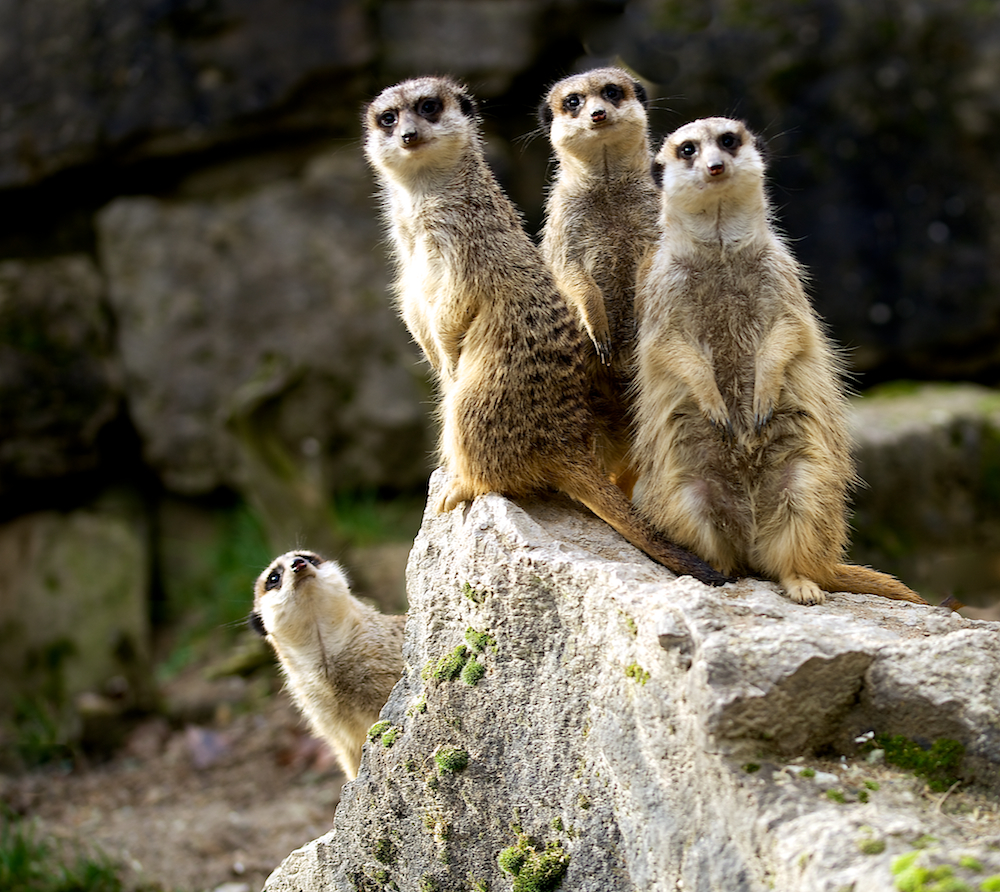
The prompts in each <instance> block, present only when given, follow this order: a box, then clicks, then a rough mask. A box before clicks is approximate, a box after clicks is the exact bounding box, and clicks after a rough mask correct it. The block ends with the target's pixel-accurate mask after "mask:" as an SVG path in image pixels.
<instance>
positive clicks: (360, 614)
mask: <svg viewBox="0 0 1000 892" xmlns="http://www.w3.org/2000/svg"><path fill="white" fill-rule="evenodd" d="M249 623H250V627H251V628H252V629H254V631H256V632H257V633H258V634H260V635H263V636H264V637H265V638H266V639H267V640H268V642H269V643H270V644H271V646H272V647H273V648H274V650H275V652H276V653H277V655H278V660H279V661H280V663H281V668H282V670H283V671H284V674H285V677H286V678H287V680H288V688H289V691H290V692H291V694H292V698H293V699H294V700H295V702H296V704H297V705H298V707H299V709H300V710H301V711H302V713H303V714H304V715H305V717H306V719H308V721H309V724H310V725H311V726H312V728H313V730H314V731H315V732H316V733H317V734H318V735H320V736H321V737H322V738H323V739H324V740H326V741H327V742H328V743H329V744H330V746H331V748H332V749H333V751H334V753H335V754H336V755H337V758H338V759H339V761H340V764H341V767H342V768H343V769H344V773H345V774H346V775H347V776H348V777H349V778H350V779H351V780H354V778H356V777H357V776H358V766H359V765H360V764H361V746H362V744H363V743H364V741H365V736H366V735H367V733H368V729H369V728H371V726H372V725H373V724H375V722H376V721H377V719H378V714H379V712H380V711H381V709H382V707H383V706H384V705H385V701H386V700H388V699H389V693H390V692H391V691H392V688H393V685H395V684H396V682H397V681H399V677H400V675H401V674H402V672H403V627H404V625H405V623H406V617H405V616H395V615H385V614H382V613H379V612H378V611H377V610H375V609H374V608H373V607H369V606H368V605H367V604H363V603H362V602H361V601H359V600H358V599H357V598H355V597H354V596H353V595H352V594H351V591H350V588H349V587H348V584H347V577H346V576H345V575H344V571H343V570H342V569H341V568H340V565H339V564H337V563H336V562H335V561H327V560H324V559H323V558H321V557H320V556H319V555H317V554H313V552H311V551H290V552H288V553H287V554H283V555H281V556H280V557H278V558H275V560H274V561H272V562H271V565H270V566H269V567H268V568H267V569H266V570H264V572H263V573H261V574H260V576H259V577H258V578H257V582H256V584H255V585H254V600H253V611H252V612H251V614H250V620H249Z"/></svg>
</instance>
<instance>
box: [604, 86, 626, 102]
mask: <svg viewBox="0 0 1000 892" xmlns="http://www.w3.org/2000/svg"><path fill="white" fill-rule="evenodd" d="M601 95H602V96H603V97H604V98H605V99H607V100H608V102H613V103H614V104H615V105H617V104H618V103H619V102H621V101H622V99H624V98H625V91H624V90H622V88H621V87H619V86H618V84H608V85H607V86H606V87H605V88H604V89H603V90H601Z"/></svg>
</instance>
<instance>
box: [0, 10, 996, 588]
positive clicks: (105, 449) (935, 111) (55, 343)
mask: <svg viewBox="0 0 1000 892" xmlns="http://www.w3.org/2000/svg"><path fill="white" fill-rule="evenodd" d="M998 50H1000V10H998V9H997V8H995V7H994V6H993V5H992V4H988V3H968V2H965V0H936V2H930V0H886V2H885V3H882V4H879V5H877V6H874V7H873V6H872V5H870V4H865V3H860V2H855V0H811V2H801V0H763V2H759V3H755V4H747V3H744V2H740V0H712V2H706V3H701V4H690V3H686V2H683V0H629V2H616V0H474V2H461V0H389V2H381V3H371V2H361V0H295V2H277V0H36V2H35V3H31V4H25V3H19V2H13V0H0V207H2V208H3V210H4V213H2V214H0V418H2V429H0V520H2V521H5V522H10V523H13V522H15V521H16V519H17V518H21V517H24V516H28V515H32V514H34V513H36V512H40V511H47V510H58V511H61V512H74V511H88V512H93V511H94V510H100V509H99V508H97V509H95V507H94V506H95V505H99V504H100V498H101V495H102V493H103V492H105V491H106V490H108V489H109V488H111V487H124V488H125V489H126V490H129V489H131V490H133V491H135V492H139V493H141V495H142V498H141V499H140V500H139V503H138V504H140V505H141V506H143V507H142V511H144V512H145V515H144V516H145V519H146V520H148V521H150V522H149V523H145V525H144V526H142V527H141V530H142V534H141V535H140V536H139V539H138V542H139V544H140V547H141V549H142V550H143V552H144V553H143V556H142V560H141V561H139V562H138V563H134V565H135V566H138V567H144V568H149V569H148V575H149V576H150V578H149V579H148V580H147V585H146V586H145V588H143V587H142V586H140V597H144V596H147V595H148V592H149V591H151V590H157V589H163V588H164V586H163V584H162V579H159V580H158V578H157V574H162V573H163V572H165V571H164V569H163V563H164V561H163V560H162V554H161V552H162V547H161V544H160V543H158V541H157V533H156V530H157V528H158V524H157V523H156V522H155V517H156V513H157V510H158V508H157V506H158V504H159V503H160V502H161V501H162V500H163V499H164V498H166V497H171V498H175V497H177V496H180V497H183V498H187V499H198V498H205V497H209V496H212V495H213V494H218V493H219V492H235V493H238V494H239V497H240V498H242V499H244V500H246V501H248V502H249V503H250V504H251V505H253V506H254V507H255V508H256V509H257V510H258V512H259V513H260V514H261V515H262V516H263V517H264V519H265V525H266V526H267V533H268V537H269V541H270V543H271V546H272V547H273V548H275V549H278V548H285V547H289V546H291V545H294V544H313V545H319V546H321V547H331V548H338V547H342V546H343V542H342V541H341V540H339V539H338V538H337V535H336V533H335V532H331V531H330V528H329V527H330V524H329V516H328V511H327V508H326V507H325V503H326V501H327V499H328V497H329V495H330V493H332V492H334V491H344V490H359V489H360V490H365V489H368V490H370V489H374V488H378V489H380V490H382V491H383V492H389V493H391V492H404V491H418V490H419V489H420V488H421V487H423V486H424V485H425V482H426V478H427V474H428V471H429V469H430V467H431V465H432V464H433V461H432V457H431V453H432V450H433V434H432V430H431V423H430V421H429V403H430V402H431V400H432V390H431V387H430V384H429V382H428V379H427V376H426V373H425V369H424V367H423V366H422V365H421V364H420V361H419V357H418V355H417V352H416V350H415V349H414V348H413V346H412V344H411V343H410V340H409V338H408V336H407V334H406V332H405V331H404V329H403V327H402V325H401V324H400V323H399V322H398V320H397V319H396V318H395V314H394V312H393V309H392V307H391V303H390V299H389V297H388V295H387V292H386V286H387V281H388V269H387V263H386V258H385V256H384V252H383V249H382V245H381V227H380V225H379V222H378V219H377V210H376V206H375V202H374V201H373V197H372V194H373V191H374V185H373V183H372V180H371V178H370V175H369V173H368V171H367V170H366V168H365V166H364V163H363V161H362V158H361V151H360V123H359V122H360V114H359V113H360V108H361V106H362V104H363V103H364V102H365V101H366V100H367V99H369V98H371V97H372V96H373V95H375V93H377V92H378V91H379V90H380V89H381V88H382V87H383V86H385V85H386V84H388V83H391V82H394V81H395V80H398V79H400V78H402V77H406V76H410V75H416V74H422V73H428V72H447V73H451V74H454V75H456V76H458V77H461V78H465V79H466V80H467V81H468V82H469V83H470V85H471V86H472V87H473V89H474V91H475V92H476V93H477V95H478V96H479V97H480V98H481V99H482V100H483V111H484V126H485V129H486V133H487V143H488V147H489V154H490V161H491V163H492V164H493V166H494V168H495V169H496V170H497V172H498V174H499V176H500V177H501V179H502V181H503V182H504V184H505V186H506V188H507V189H508V191H509V192H510V194H511V195H512V197H513V198H514V199H515V201H516V202H517V203H518V204H519V205H520V206H521V208H522V209H523V210H524V212H525V215H526V220H527V223H528V225H529V228H530V229H531V230H532V231H537V229H538V227H539V224H540V216H541V204H542V201H543V196H544V186H545V183H546V179H547V176H548V172H549V167H548V164H549V162H548V147H547V144H546V141H545V139H544V138H541V137H538V135H537V133H535V132H534V130H535V121H534V109H535V107H536V105H537V102H538V100H539V97H540V96H541V94H542V93H543V92H544V89H545V87H546V86H547V85H548V84H549V83H550V82H552V81H553V80H555V79H557V78H558V77H560V76H561V75H563V74H565V73H567V72H569V71H572V70H574V69H577V68H582V67H587V66H589V65H592V64H600V63H604V62H606V61H608V60H616V61H618V62H621V63H623V64H626V65H630V66H632V67H633V69H634V70H635V71H636V72H637V73H638V74H639V75H641V76H642V77H643V78H645V79H646V80H647V81H648V82H649V86H650V94H651V96H653V97H654V107H655V108H654V112H653V127H654V131H655V133H656V141H657V142H658V141H659V137H660V136H662V135H663V134H664V133H666V132H668V131H669V130H671V129H673V128H674V127H675V126H677V125H679V124H681V123H683V122H685V121H687V120H689V119H691V118H694V117H698V116H701V115H704V114H718V113H725V114H736V115H740V116H743V117H745V118H746V119H747V120H748V121H749V122H750V124H751V126H752V127H754V128H756V129H757V130H759V131H762V132H763V133H764V134H765V135H766V136H767V137H769V139H770V141H771V146H772V152H773V158H772V181H773V183H772V192H773V195H774V198H775V204H776V207H777V209H778V214H779V218H780V221H781V223H782V225H783V226H784V228H785V229H786V230H787V232H788V234H789V235H790V236H791V238H792V239H793V240H794V244H795V247H796V250H797V252H798V254H799V256H800V258H801V259H802V260H803V261H804V262H805V263H806V264H807V266H808V267H809V268H810V270H811V272H812V275H813V284H812V291H813V294H814V296H815V300H816V303H817V306H818V308H819V309H820V311H821V312H822V314H823V315H824V316H825V318H826V319H827V320H828V322H829V324H830V327H831V330H832V333H833V334H834V336H835V337H836V338H837V339H838V341H840V342H841V343H843V344H844V345H845V346H847V347H849V348H850V349H851V354H850V355H851V357H852V363H853V366H854V368H855V369H856V370H857V371H858V372H859V373H863V374H864V376H865V377H864V378H863V379H862V380H863V381H864V382H866V383H867V382H874V381H878V380H882V379H886V378H891V377H894V376H915V377H923V378H972V379H977V380H979V381H980V382H984V383H988V384H992V383H994V381H995V379H996V377H997V372H998V369H1000V348H998V346H997V345H998V344H1000V294H998V288H997V284H998V283H997V278H998V272H1000V261H998V260H997V257H998V256H1000V254H998V252H997V251H996V250H995V249H994V242H995V241H996V239H997V232H998V227H997V225H996V223H995V218H996V216H997V215H998V214H1000V175H998V173H997V169H996V165H995V164H994V163H993V154H994V152H993V147H994V145H995V144H996V142H997V141H996V140H995V139H994V136H995V135H997V133H998V131H1000V120H998V115H997V108H998V103H1000V99H998V98H997V97H1000V51H998ZM140 513H142V512H140ZM109 541H110V539H109ZM93 547H95V548H96V547H97V546H93ZM5 553H6V552H5ZM118 553H120V549H119V548H118V547H117V546H116V545H114V544H113V543H112V544H111V545H109V547H108V549H107V554H106V559H107V560H109V561H114V560H115V557H116V554H118ZM4 569H5V571H6V568H4ZM144 572H147V571H144ZM166 572H168V571H166ZM4 597H12V596H7V595H4Z"/></svg>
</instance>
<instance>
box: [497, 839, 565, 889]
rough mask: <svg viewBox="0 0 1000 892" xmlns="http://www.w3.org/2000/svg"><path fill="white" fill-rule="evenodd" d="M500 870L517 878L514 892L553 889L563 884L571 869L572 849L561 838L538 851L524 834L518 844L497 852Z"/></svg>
mask: <svg viewBox="0 0 1000 892" xmlns="http://www.w3.org/2000/svg"><path fill="white" fill-rule="evenodd" d="M497 863H498V864H499V865H500V869H501V870H503V871H504V872H505V873H509V874H511V875H512V876H513V877H514V886H513V892H551V890H553V889H556V888H558V886H559V884H560V883H562V880H563V877H564V876H565V875H566V871H567V869H568V868H569V852H567V851H566V850H565V849H563V847H562V843H561V842H558V841H553V842H549V843H547V844H546V846H545V848H544V849H543V850H541V851H539V850H538V849H537V848H536V847H535V846H534V845H533V844H532V842H531V840H530V839H529V838H528V837H526V836H522V837H521V838H520V839H519V840H518V843H517V845H516V846H510V847H509V848H506V849H503V850H502V851H501V852H500V853H499V854H498V855H497Z"/></svg>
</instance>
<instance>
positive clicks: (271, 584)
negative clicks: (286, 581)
mask: <svg viewBox="0 0 1000 892" xmlns="http://www.w3.org/2000/svg"><path fill="white" fill-rule="evenodd" d="M279 585H281V570H272V571H271V572H270V573H268V574H267V579H265V580H264V591H265V592H269V591H271V589H275V588H277V587H278V586H279Z"/></svg>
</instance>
